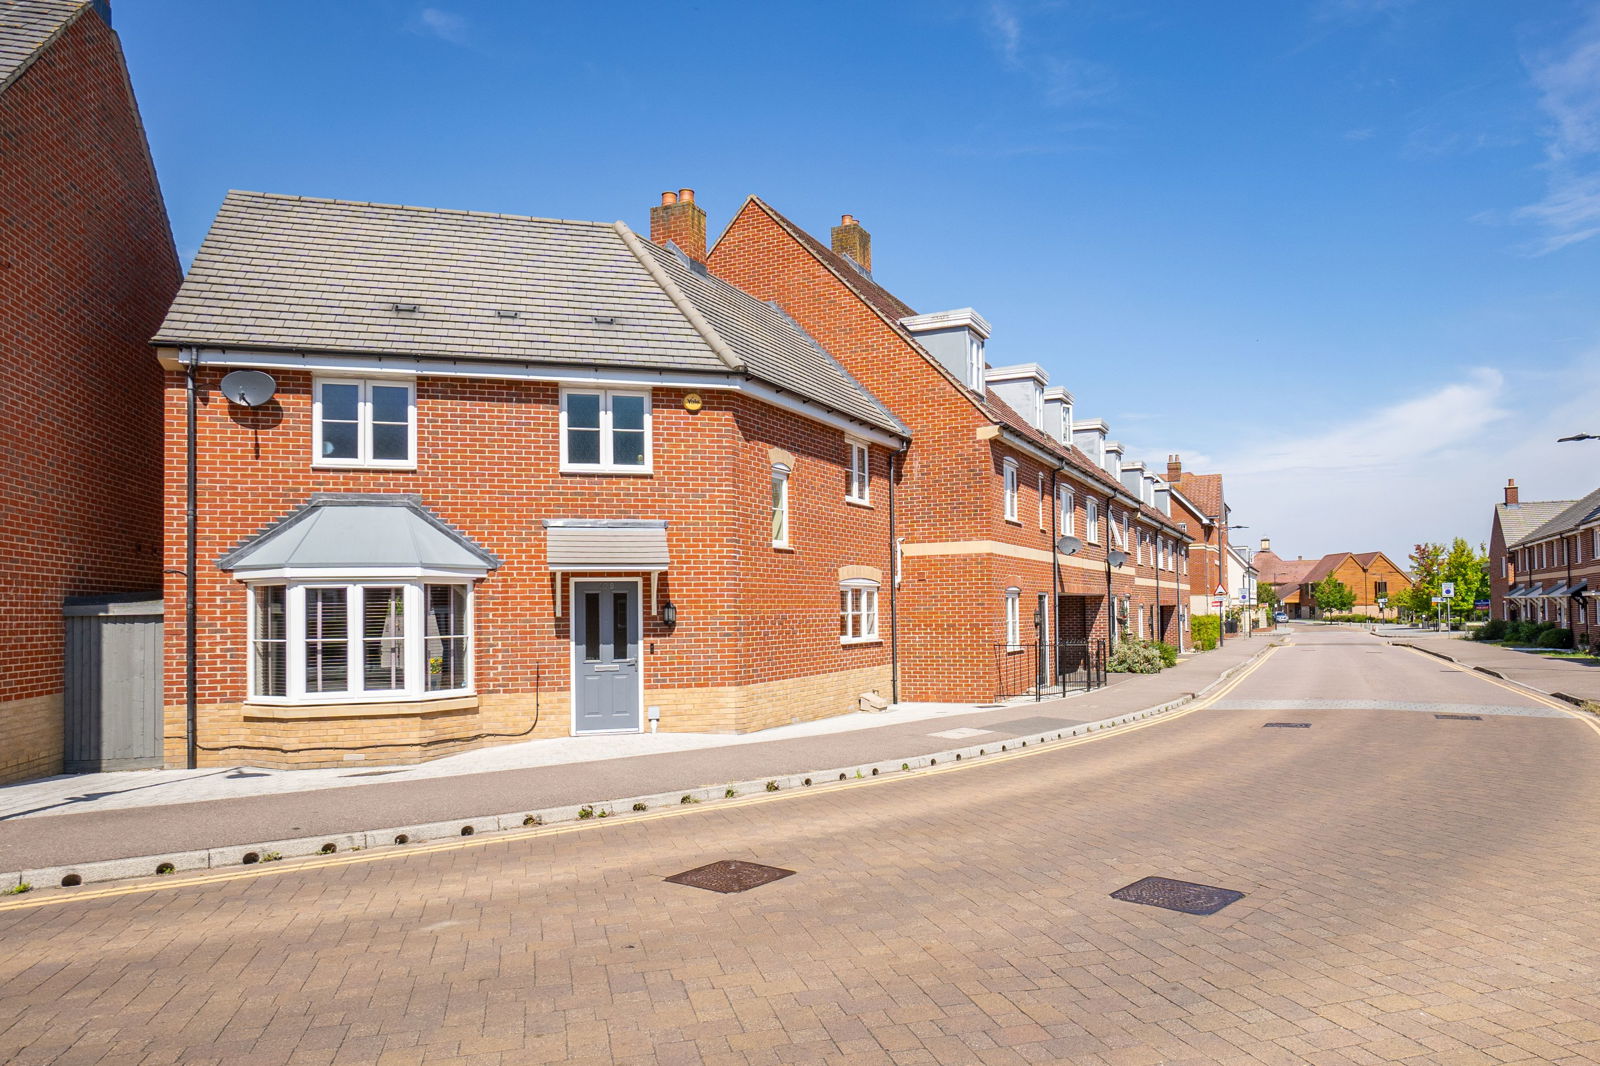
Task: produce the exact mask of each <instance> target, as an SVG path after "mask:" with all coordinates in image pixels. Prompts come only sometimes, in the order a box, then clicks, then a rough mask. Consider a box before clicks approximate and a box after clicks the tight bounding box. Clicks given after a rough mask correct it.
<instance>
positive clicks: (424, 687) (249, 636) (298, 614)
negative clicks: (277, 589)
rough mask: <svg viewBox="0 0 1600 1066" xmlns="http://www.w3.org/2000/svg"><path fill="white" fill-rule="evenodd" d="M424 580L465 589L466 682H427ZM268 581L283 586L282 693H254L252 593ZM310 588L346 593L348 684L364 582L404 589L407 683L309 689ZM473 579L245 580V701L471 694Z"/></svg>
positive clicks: (399, 699) (358, 679) (358, 658)
mask: <svg viewBox="0 0 1600 1066" xmlns="http://www.w3.org/2000/svg"><path fill="white" fill-rule="evenodd" d="M428 585H453V586H457V587H461V588H465V589H466V593H467V607H466V618H465V624H466V634H465V636H466V684H465V685H463V686H461V687H458V688H452V689H430V688H428V684H427V679H428V662H427V647H428V642H427V632H426V630H425V628H424V627H425V626H426V624H427V622H426V608H427V600H426V598H425V595H426V594H425V592H424V587H425V586H428ZM267 586H281V587H283V589H284V635H285V642H284V643H285V647H284V692H285V694H284V695H282V696H262V695H257V692H258V690H259V683H260V679H259V678H258V677H257V676H256V656H255V645H256V596H257V594H258V590H259V589H261V588H264V587H267ZM314 588H318V589H321V588H337V589H343V590H344V594H345V610H346V612H347V614H346V622H345V637H344V640H345V644H346V647H347V651H348V658H347V660H346V664H347V665H346V671H345V672H346V678H347V680H348V681H349V683H350V684H351V685H360V684H361V683H362V673H361V662H362V655H361V645H362V643H363V641H364V640H365V639H366V638H365V636H364V635H363V627H362V625H361V621H362V619H361V615H362V592H361V590H362V589H365V588H399V589H403V590H404V591H403V593H402V597H403V598H402V603H403V604H404V605H405V606H404V609H405V629H404V632H403V633H402V635H401V641H402V648H403V654H404V655H405V675H406V684H405V687H404V688H400V689H371V690H368V689H364V688H348V689H346V690H345V691H344V692H309V691H307V689H306V591H307V590H308V589H314ZM474 592H475V590H474V588H473V581H472V580H471V579H470V578H462V577H453V576H452V577H437V576H429V577H420V578H419V577H403V578H399V577H397V578H381V577H370V578H367V577H363V578H360V579H345V578H341V577H338V576H335V575H329V576H327V577H316V578H305V579H294V580H281V579H278V580H263V581H254V582H251V583H249V585H248V586H247V602H246V605H245V610H246V618H247V623H246V626H245V631H246V632H245V647H246V648H247V649H248V652H249V654H247V655H246V661H247V675H248V676H247V685H248V688H247V689H246V691H247V692H248V693H249V696H248V700H249V702H250V703H255V704H266V705H273V706H280V705H281V706H294V705H308V704H310V705H316V704H365V703H406V702H415V701H418V700H438V699H455V698H458V697H461V696H471V695H473V694H474V693H475V691H476V689H475V686H476V670H475V668H474V659H475V658H476V655H475V652H476V644H477V627H476V624H475V618H474V613H475V610H476V596H475V595H474Z"/></svg>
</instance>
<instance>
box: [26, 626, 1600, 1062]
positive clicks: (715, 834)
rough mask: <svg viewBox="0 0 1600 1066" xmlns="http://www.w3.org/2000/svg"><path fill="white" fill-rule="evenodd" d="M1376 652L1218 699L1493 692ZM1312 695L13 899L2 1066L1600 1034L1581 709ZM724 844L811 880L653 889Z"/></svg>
mask: <svg viewBox="0 0 1600 1066" xmlns="http://www.w3.org/2000/svg"><path fill="white" fill-rule="evenodd" d="M1371 648H1372V642H1371V641H1370V639H1368V638H1360V637H1357V636H1355V635H1350V636H1349V637H1329V638H1327V639H1324V640H1322V641H1320V642H1318V643H1316V644H1312V645H1309V646H1303V647H1295V648H1288V649H1280V650H1279V652H1278V653H1276V654H1275V655H1274V656H1273V657H1272V658H1271V659H1269V660H1268V661H1267V663H1266V665H1265V666H1264V667H1263V668H1262V669H1261V670H1259V671H1258V672H1257V673H1255V674H1253V675H1251V677H1250V678H1249V679H1247V680H1246V681H1245V682H1244V683H1243V684H1242V685H1241V686H1240V687H1239V689H1238V690H1237V692H1238V693H1239V696H1240V698H1249V699H1273V698H1283V699H1291V698H1296V699H1305V698H1307V697H1308V696H1310V695H1312V694H1316V695H1319V696H1325V697H1328V698H1350V699H1365V698H1369V697H1372V696H1373V693H1374V692H1375V691H1377V690H1386V691H1389V692H1392V693H1395V694H1404V695H1405V696H1406V697H1407V698H1408V699H1420V698H1427V699H1432V700H1437V701H1438V702H1450V703H1466V704H1472V703H1481V704H1485V705H1490V706H1494V705H1504V704H1507V703H1508V702H1515V701H1516V700H1517V697H1515V696H1514V695H1512V694H1510V693H1508V692H1507V691H1505V690H1504V689H1498V688H1494V687H1493V686H1491V685H1490V684H1489V683H1488V682H1486V681H1484V680H1482V679H1480V678H1476V677H1472V676H1469V675H1466V674H1462V673H1460V672H1456V671H1450V672H1448V673H1442V672H1440V671H1439V670H1438V663H1437V661H1428V660H1425V659H1424V658H1423V657H1421V656H1419V655H1416V654H1415V653H1412V652H1407V651H1403V650H1400V649H1389V650H1385V651H1384V653H1383V655H1381V656H1368V655H1366V654H1365V652H1366V651H1368V650H1370V649H1371ZM1297 713H1298V715H1299V718H1300V719H1301V720H1306V721H1311V722H1313V723H1314V724H1315V728H1314V729H1311V730H1263V729H1261V728H1260V726H1261V722H1262V715H1261V714H1259V713H1257V712H1255V711H1249V710H1225V709H1207V710H1201V711H1198V712H1196V713H1193V714H1189V715H1187V716H1184V717H1181V718H1177V719H1175V720H1171V721H1167V722H1164V723H1163V724H1160V725H1156V726H1153V727H1151V728H1146V729H1141V730H1138V731H1136V732H1129V733H1127V734H1126V735H1120V736H1119V735H1116V734H1113V735H1110V736H1108V737H1107V738H1106V739H1105V740H1104V741H1100V742H1096V743H1092V744H1086V745H1082V746H1079V747H1076V748H1071V749H1066V750H1057V751H1050V750H1044V751H1039V752H1038V754H1031V753H1030V754H1029V755H1027V756H1026V757H1023V758H1018V759H1014V760H1011V761H1007V762H1001V763H979V764H974V765H972V766H970V767H962V768H959V769H955V770H953V771H951V772H942V773H930V774H925V775H920V776H912V777H907V778H899V779H895V780H893V781H886V782H871V781H868V782H863V783H860V784H857V783H855V782H850V783H848V784H846V785H843V786H837V787H834V788H831V789H829V790H828V791H824V792H815V793H805V794H788V793H785V794H780V795H778V796H775V797H772V798H770V799H768V798H766V797H761V798H759V799H756V800H753V801H751V802H748V803H742V804H740V805H736V806H728V807H707V808H705V809H701V810H693V811H691V812H689V813H686V814H682V815H679V814H678V813H677V812H674V813H673V814H672V815H670V816H666V817H660V818H655V817H653V816H652V815H646V816H645V818H646V819H648V820H642V821H636V822H631V823H630V822H628V821H619V822H615V823H600V824H597V825H594V826H593V827H592V828H590V827H586V828H584V829H582V830H581V831H576V832H563V833H551V834H550V835H546V836H540V837H535V838H532V839H528V840H521V841H516V842H505V843H490V844H480V845H478V846H472V847H466V848H462V849H459V850H454V851H445V852H438V853H433V854H418V855H413V856H410V857H406V858H403V859H396V860H378V859H377V853H373V854H372V855H366V856H357V857H354V858H356V859H357V860H358V861H355V862H352V863H351V864H349V865H345V866H339V867H332V868H325V869H317V870H304V871H297V870H295V869H293V868H290V867H289V866H288V864H285V867H284V868H283V869H281V870H280V871H274V874H275V875H274V876H264V877H259V878H254V879H236V880H228V881H223V882H221V883H217V884H213V885H207V886H203V887H195V888H169V889H162V888H159V887H158V888H156V889H155V890H153V891H149V892H142V893H139V894H132V895H125V896H120V897H114V898H107V899H99V900H83V901H78V902H71V903H66V904H63V905H60V906H47V907H39V908H37V909H31V910H10V911H7V910H3V909H0V943H4V944H5V947H6V950H5V952H4V955H3V957H0V1061H7V1062H14V1063H19V1064H42V1063H60V1064H89V1063H102V1062H105V1063H116V1064H117V1066H133V1064H136V1063H173V1062H184V1063H227V1064H229V1066H268V1064H273V1066H277V1064H319V1066H328V1064H334V1063H379V1064H383V1066H403V1064H424V1063H426V1064H435V1063H459V1064H466V1063H472V1064H512V1063H620V1064H645V1063H651V1064H694V1063H704V1064H722V1063H728V1064H732V1063H739V1064H745V1063H752V1064H772V1066H777V1064H791V1063H796V1064H797V1063H848V1064H852V1066H854V1064H880V1063H881V1064H890V1063H894V1064H922V1063H948V1064H961V1066H968V1064H974V1063H980V1064H994V1066H1020V1064H1025V1063H1074V1064H1080V1066H1156V1064H1166V1066H1189V1064H1201V1063H1265V1064H1283V1066H1301V1064H1312V1066H1344V1064H1354V1066H1364V1064H1371V1063H1396V1062H1398V1063H1408V1064H1422V1063H1429V1064H1439V1066H1500V1064H1507V1063H1513V1064H1514V1063H1527V1064H1532V1063H1539V1064H1558V1066H1565V1064H1568V1063H1589V1062H1596V1061H1600V997H1596V996H1595V995H1594V994H1593V978H1594V975H1595V973H1596V968H1597V964H1600V947H1597V946H1596V945H1600V935H1597V934H1600V918H1597V917H1596V916H1595V914H1594V910H1593V908H1592V907H1591V906H1590V905H1589V903H1588V901H1589V900H1590V899H1592V898H1593V897H1594V895H1595V892H1596V890H1597V889H1600V857H1597V856H1596V853H1595V849H1594V848H1593V847H1592V846H1591V843H1590V842H1592V841H1593V840H1594V839H1595V836H1596V833H1597V832H1600V771H1597V770H1596V760H1595V758H1594V755H1595V754H1596V752H1597V750H1600V749H1597V748H1596V747H1595V745H1600V737H1597V736H1595V735H1594V734H1593V733H1592V732H1591V730H1590V729H1589V728H1588V727H1587V726H1586V725H1585V724H1584V723H1582V722H1579V721H1577V720H1574V719H1570V718H1560V719H1556V718H1536V717H1520V716H1490V717H1486V718H1485V720H1484V721H1483V722H1482V723H1475V724H1473V725H1472V726H1471V727H1470V728H1462V727H1460V726H1459V724H1458V723H1446V722H1439V721H1436V720H1435V719H1434V718H1432V717H1431V716H1428V715H1421V714H1416V713H1411V712H1405V713H1398V712H1391V711H1386V710H1364V709H1338V708H1320V709H1315V710H1310V711H1302V712H1297ZM1034 750H1036V751H1037V750H1038V749H1034ZM722 859H742V860H746V861H752V862H762V863H767V864H770V865H774V866H780V867H783V868H786V869H792V870H795V871H797V872H796V873H795V875H794V876H792V877H787V878H784V879H782V880H780V881H776V882H773V883H771V884H768V885H765V886H762V887H760V888H756V889H753V890H751V891H749V892H745V893H741V894H733V895H722V894H718V893H712V892H704V891H700V890H697V889H692V888H686V887H682V886H678V885H673V884H668V883H666V882H664V881H663V878H664V877H666V876H667V875H669V874H672V873H676V872H679V871H682V870H685V869H687V868H690V867H693V866H696V865H700V864H702V863H708V862H713V861H717V860H722ZM368 860H377V861H368ZM1152 875H1154V876H1163V877H1172V878H1177V879H1181V880H1185V881H1194V882H1198V883H1201V884H1206V885H1218V886H1225V887H1228V888H1231V889H1234V890H1237V891H1240V892H1244V893H1245V896H1244V898H1242V899H1240V900H1239V901H1237V902H1235V903H1233V904H1231V905H1230V906H1227V907H1226V908H1224V909H1223V910H1221V911H1219V912H1218V913H1216V914H1214V915H1211V916H1208V917H1196V916H1193V915H1187V914H1180V913H1175V912H1170V911H1166V910H1161V909H1158V908H1154V907H1148V906H1139V905H1136V904H1131V903H1124V902H1120V901H1118V900H1115V899H1112V898H1110V896H1109V893H1111V892H1112V891H1115V890H1116V889H1118V888H1120V887H1122V886H1125V885H1128V884H1131V883H1132V882H1134V881H1137V880H1139V879H1140V878H1144V877H1148V876H1152ZM40 898H42V897H40Z"/></svg>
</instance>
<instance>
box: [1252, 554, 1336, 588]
mask: <svg viewBox="0 0 1600 1066" xmlns="http://www.w3.org/2000/svg"><path fill="white" fill-rule="evenodd" d="M1260 558H1261V554H1260V553H1258V554H1257V555H1256V559H1257V560H1258V563H1257V566H1258V567H1260V563H1259V560H1260ZM1320 561H1321V560H1318V559H1278V561H1277V564H1276V565H1275V566H1274V567H1273V568H1272V570H1271V572H1270V573H1269V572H1268V571H1267V570H1266V568H1265V567H1260V569H1261V580H1262V581H1270V582H1273V583H1275V584H1285V585H1299V584H1303V583H1304V582H1305V580H1306V575H1307V574H1309V573H1311V571H1312V569H1313V568H1315V567H1316V565H1317V563H1318V562H1320Z"/></svg>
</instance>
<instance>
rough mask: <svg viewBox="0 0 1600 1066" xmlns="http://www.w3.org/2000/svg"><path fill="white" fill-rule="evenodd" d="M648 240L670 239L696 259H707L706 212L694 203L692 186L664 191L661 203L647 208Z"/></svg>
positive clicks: (662, 241) (667, 240)
mask: <svg viewBox="0 0 1600 1066" xmlns="http://www.w3.org/2000/svg"><path fill="white" fill-rule="evenodd" d="M650 240H651V241H652V242H653V243H655V244H666V243H668V242H669V241H670V242H671V243H673V244H676V245H677V246H678V247H679V248H681V249H683V254H684V255H687V256H688V257H689V258H690V259H693V260H695V261H696V262H700V263H704V262H705V261H706V213H705V209H704V208H702V207H701V206H700V205H699V204H697V203H695V202H694V190H693V189H679V190H678V191H677V193H671V192H664V193H662V194H661V203H660V204H658V205H657V206H655V207H652V208H651V209H650Z"/></svg>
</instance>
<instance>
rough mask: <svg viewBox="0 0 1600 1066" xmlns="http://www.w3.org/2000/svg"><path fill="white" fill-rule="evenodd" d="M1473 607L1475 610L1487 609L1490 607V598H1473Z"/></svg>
mask: <svg viewBox="0 0 1600 1066" xmlns="http://www.w3.org/2000/svg"><path fill="white" fill-rule="evenodd" d="M1472 607H1473V609H1474V610H1478V611H1487V610H1488V609H1489V601H1488V600H1473V601H1472Z"/></svg>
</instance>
